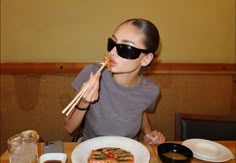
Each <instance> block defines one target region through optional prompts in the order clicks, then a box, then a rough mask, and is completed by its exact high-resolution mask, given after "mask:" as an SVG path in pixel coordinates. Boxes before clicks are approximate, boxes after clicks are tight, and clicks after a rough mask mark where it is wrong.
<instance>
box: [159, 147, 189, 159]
mask: <svg viewBox="0 0 236 163" xmlns="http://www.w3.org/2000/svg"><path fill="white" fill-rule="evenodd" d="M157 151H158V156H159V158H160V160H161V161H162V162H164V163H189V162H190V161H191V159H192V158H193V152H192V151H191V150H190V149H189V148H188V147H186V146H184V145H181V144H175V143H163V144H160V145H158V147H157Z"/></svg>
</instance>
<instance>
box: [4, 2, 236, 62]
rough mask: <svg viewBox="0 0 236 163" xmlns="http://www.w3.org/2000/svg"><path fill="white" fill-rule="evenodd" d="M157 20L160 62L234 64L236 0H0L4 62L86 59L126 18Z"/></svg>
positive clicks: (96, 54) (97, 53) (95, 56)
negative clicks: (159, 39)
mask: <svg viewBox="0 0 236 163" xmlns="http://www.w3.org/2000/svg"><path fill="white" fill-rule="evenodd" d="M132 17H143V18H147V19H150V20H151V21H153V22H154V23H155V24H156V25H157V26H158V28H159V30H160V34H161V45H162V48H161V55H160V57H159V60H161V61H162V62H207V63H211V62H217V63H235V60H236V58H235V0H191V1H189V0H178V1H175V0H172V1H167V0H146V1H137V0H126V1H112V0H110V1H108V0H98V1H92V0H86V1H82V0H76V1H72V0H68V1H63V0H36V1H32V0H1V62H77V61H78V62H88V61H99V60H100V59H101V58H102V56H103V55H104V54H106V39H107V37H109V36H110V35H111V33H112V32H113V29H114V28H115V27H116V26H117V25H118V24H119V23H120V22H121V21H124V20H125V19H128V18H132Z"/></svg>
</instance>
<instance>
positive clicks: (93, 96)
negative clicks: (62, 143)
mask: <svg viewBox="0 0 236 163" xmlns="http://www.w3.org/2000/svg"><path fill="white" fill-rule="evenodd" d="M100 75H101V73H96V74H93V73H91V74H90V78H89V80H88V81H87V82H85V83H84V84H83V86H82V87H81V89H83V87H84V86H85V85H86V84H88V83H89V88H88V89H87V91H86V92H85V93H84V95H83V97H82V99H81V100H80V102H79V103H78V104H77V106H78V107H79V108H88V107H89V105H90V103H91V102H94V101H96V100H97V99H98V95H99V93H98V91H99V78H100ZM86 112H87V111H86V110H79V109H76V108H74V111H73V112H72V113H70V114H69V115H68V116H67V117H65V121H64V128H65V129H66V130H67V132H69V133H73V131H74V130H75V129H76V128H77V127H78V126H79V125H80V124H81V122H82V121H83V118H84V116H85V113H86Z"/></svg>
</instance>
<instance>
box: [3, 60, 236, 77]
mask: <svg viewBox="0 0 236 163" xmlns="http://www.w3.org/2000/svg"><path fill="white" fill-rule="evenodd" d="M90 63H92V62H76V63H75V62H40V63H38V62H37V63H36V62H35V63H34V62H30V63H15V62H9V63H1V74H44V73H49V74H54V73H78V72H79V71H80V70H81V69H82V68H83V67H84V66H85V65H87V64H90ZM146 73H154V74H229V75H230V74H232V75H235V74H236V64H228V63H153V65H152V70H149V71H147V72H146Z"/></svg>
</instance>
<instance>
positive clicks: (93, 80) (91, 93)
mask: <svg viewBox="0 0 236 163" xmlns="http://www.w3.org/2000/svg"><path fill="white" fill-rule="evenodd" d="M100 76H101V73H100V72H98V73H95V74H94V73H91V74H90V77H89V80H88V81H87V82H85V83H84V84H83V86H82V87H81V89H83V88H84V87H85V86H86V85H87V84H89V87H88V89H87V90H86V92H85V93H84V95H83V97H82V99H81V101H80V103H79V106H80V107H82V108H86V107H88V106H89V104H90V103H92V102H94V101H96V100H97V99H98V97H99V81H100Z"/></svg>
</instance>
